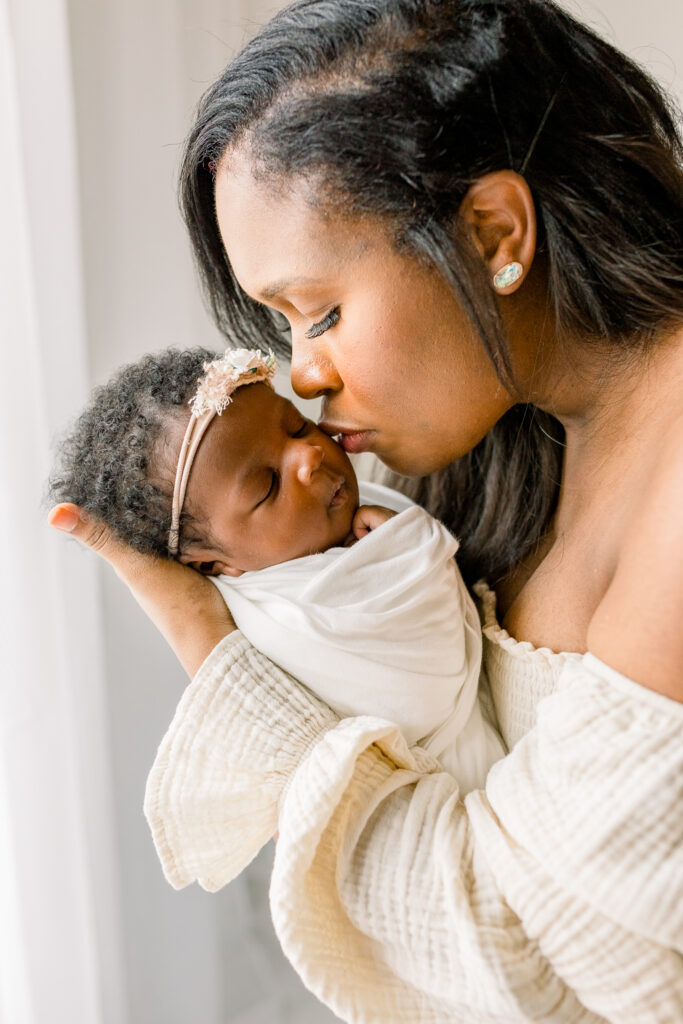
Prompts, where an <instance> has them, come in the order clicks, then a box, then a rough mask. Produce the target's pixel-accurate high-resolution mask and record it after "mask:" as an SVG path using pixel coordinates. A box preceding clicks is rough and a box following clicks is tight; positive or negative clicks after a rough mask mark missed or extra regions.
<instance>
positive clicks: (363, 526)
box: [347, 505, 396, 544]
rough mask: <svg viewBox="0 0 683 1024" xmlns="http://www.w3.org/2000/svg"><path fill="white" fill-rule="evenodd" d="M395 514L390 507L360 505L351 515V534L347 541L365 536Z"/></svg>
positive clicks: (352, 541)
mask: <svg viewBox="0 0 683 1024" xmlns="http://www.w3.org/2000/svg"><path fill="white" fill-rule="evenodd" d="M395 515H396V513H395V512H392V510H391V509H390V508H382V506H381V505H361V506H360V508H359V509H358V510H357V512H356V514H355V516H354V517H353V522H352V523H351V534H350V536H349V541H348V542H347V543H349V542H350V543H351V544H353V543H354V542H355V541H357V540H361V538H363V537H366V536H367V535H368V534H369V533H372V531H373V530H376V529H377V527H378V526H381V525H382V523H386V521H387V520H388V519H393V517H394V516H395Z"/></svg>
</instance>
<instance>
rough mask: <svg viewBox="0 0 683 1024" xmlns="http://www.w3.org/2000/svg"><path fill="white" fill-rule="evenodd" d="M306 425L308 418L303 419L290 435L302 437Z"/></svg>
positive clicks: (306, 427) (306, 428)
mask: <svg viewBox="0 0 683 1024" xmlns="http://www.w3.org/2000/svg"><path fill="white" fill-rule="evenodd" d="M308 425H309V421H308V420H304V421H303V423H302V424H301V426H300V427H299V428H298V430H295V431H294V433H293V434H292V437H303V435H304V434H305V433H306V431H307V430H308Z"/></svg>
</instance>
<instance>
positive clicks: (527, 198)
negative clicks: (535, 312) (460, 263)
mask: <svg viewBox="0 0 683 1024" xmlns="http://www.w3.org/2000/svg"><path fill="white" fill-rule="evenodd" d="M459 214H460V218H461V221H462V222H463V223H464V225H465V227H466V229H467V231H468V233H469V235H470V238H471V239H472V242H473V243H474V246H475V248H476V249H477V252H478V253H479V254H480V256H481V257H482V259H483V260H484V262H485V263H486V265H487V268H488V272H489V275H490V278H491V281H492V283H493V285H494V287H495V289H496V291H497V292H498V293H499V294H501V295H510V294H511V293H512V292H514V291H516V290H517V289H518V288H519V287H520V285H521V284H522V283H523V281H524V279H525V277H526V275H527V274H528V273H529V269H530V268H531V264H532V262H533V258H534V254H535V252H536V208H535V206H534V200H533V198H532V195H531V191H530V189H529V186H528V185H527V183H526V181H525V179H524V178H522V177H521V175H519V174H517V173H516V172H515V171H493V172H492V173H491V174H485V175H484V176H483V177H482V178H479V179H478V180H477V181H475V182H474V184H472V185H471V186H470V187H469V189H468V191H467V194H466V196H465V198H464V199H463V201H462V203H461V204H460V211H459ZM501 272H502V273H501Z"/></svg>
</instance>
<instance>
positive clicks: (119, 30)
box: [69, 0, 683, 1024]
mask: <svg viewBox="0 0 683 1024" xmlns="http://www.w3.org/2000/svg"><path fill="white" fill-rule="evenodd" d="M274 6H276V5H275V4H274V3H272V2H271V3H269V2H267V0H243V2H236V0H223V2H219V0H175V2H174V3H170V2H168V0H69V12H70V21H71V45H72V51H73V61H74V86H75V95H76V113H77V132H78V139H79V159H80V175H81V201H82V216H83V225H84V263H85V277H86V292H87V296H86V299H87V326H88V335H89V353H90V373H91V379H92V381H93V382H96V381H100V380H102V379H104V378H105V377H107V376H108V375H109V374H110V372H111V371H112V370H113V368H114V367H115V366H117V365H119V364H121V363H123V362H126V361H129V360H131V359H134V358H137V357H138V356H139V355H140V354H141V353H143V352H144V351H146V350H150V349H155V348H160V347H162V346H165V345H170V344H174V345H179V346H183V345H188V344H208V345H209V346H214V347H218V346H219V343H220V340H219V338H218V337H217V335H216V333H215V331H214V329H213V327H212V326H211V324H210V323H209V320H208V317H207V316H206V314H205V313H204V311H203V309H202V306H201V303H200V300H199V297H198V293H197V287H196V282H195V280H194V274H193V270H192V266H191V260H190V254H189V247H188V245H187V243H186V240H185V237H184V230H183V227H182V224H181V222H180V218H179V215H178V213H177V208H176V200H175V178H176V169H177V162H178V155H179V146H180V143H181V141H182V139H183V136H184V134H185V131H186V129H187V127H188V125H189V123H190V118H191V113H192V108H193V105H194V103H195V102H196V100H197V98H198V96H199V94H200V92H201V91H202V90H203V88H204V87H205V86H206V85H208V84H209V82H210V81H211V80H212V78H213V77H214V76H215V75H216V74H217V73H218V72H219V71H220V69H221V68H222V66H223V65H224V64H225V63H226V61H227V60H228V59H229V58H230V56H231V54H232V53H234V51H235V49H236V48H237V47H238V46H239V44H240V42H241V41H242V39H243V37H244V34H245V31H250V30H251V29H252V27H253V26H254V25H255V24H257V23H259V22H260V21H261V20H262V19H263V18H264V17H266V16H267V14H268V12H269V11H270V10H271V9H273V8H274ZM565 6H566V7H567V8H569V9H570V10H571V11H572V13H575V14H576V13H578V14H579V15H581V16H583V17H584V18H585V20H587V21H589V22H590V23H591V24H593V25H595V26H596V27H597V28H598V29H599V30H600V31H602V32H603V33H604V34H606V35H608V37H609V38H610V39H612V40H613V41H615V42H616V43H617V44H618V45H620V46H621V47H622V48H623V49H625V50H626V51H628V52H629V53H631V54H633V55H634V56H635V57H637V59H639V60H640V61H641V62H643V63H645V64H647V65H648V66H649V67H650V68H651V70H652V71H653V72H654V73H655V74H656V75H657V76H658V77H659V78H660V80H661V81H662V82H663V83H664V85H665V86H667V87H668V88H670V89H671V88H675V89H677V90H678V91H679V95H680V90H681V80H682V76H683V53H682V51H681V36H682V35H683V33H682V31H681V30H682V29H683V4H681V3H680V0H652V2H650V3H647V4H645V3H643V2H642V0H600V2H593V0H590V2H589V0H581V2H578V0H577V2H571V3H570V2H567V3H565ZM101 582H102V587H103V591H104V601H105V609H106V627H107V672H108V693H109V705H110V714H111V734H112V747H113V750H114V765H113V770H114V776H115V782H116V798H117V815H118V837H119V854H120V858H121V864H122V880H121V886H122V893H123V908H122V910H123V922H124V931H125V944H126V950H125V953H126V966H127V974H128V981H129V1014H130V1017H129V1020H130V1024H219V1022H228V1021H230V1022H233V1024H280V1022H282V1024H284V1022H290V1024H294V1022H296V1024H306V1022H310V1024H321V1022H323V1021H325V1020H331V1019H332V1018H331V1016H330V1015H329V1014H328V1013H327V1012H326V1011H325V1010H323V1009H322V1008H319V1007H318V1005H317V1004H315V1003H313V1002H309V1001H308V1000H307V999H302V997H301V996H300V995H299V994H298V987H297V983H296V982H295V981H294V980H292V977H291V972H290V971H289V968H288V967H287V965H286V964H285V963H284V961H283V960H282V958H281V957H280V956H279V954H278V951H277V949H276V948H275V945H274V939H273V936H272V932H271V930H270V926H269V922H268V915H267V909H266V897H265V887H266V877H267V869H268V863H267V862H268V855H267V854H266V855H264V856H263V857H262V858H261V859H260V860H259V861H258V862H257V863H256V865H255V866H254V867H253V868H252V869H251V870H250V871H249V872H248V873H246V874H245V875H244V876H243V877H242V878H241V879H240V880H238V881H237V882H236V883H234V884H233V885H232V886H230V887H229V888H228V889H227V890H224V891H223V892H221V893H219V894H217V895H211V896H210V895H208V894H206V893H204V892H203V891H201V890H199V889H198V888H196V887H192V888H191V889H189V890H184V891H183V892H181V893H176V892H174V891H173V890H172V889H171V888H170V887H169V886H168V885H167V883H166V882H165V881H164V879H163V877H162V875H161V871H160V868H159V866H158V863H157V860H156V855H155V853H154V849H153V847H152V842H151V839H150V836H149V833H148V830H147V826H146V824H145V822H144V819H143V816H142V798H143V790H144V783H145V778H146V774H147V772H148V770H149V767H150V765H151V763H152V760H153V756H154V752H155V750H156V745H157V744H158V742H159V740H160V739H161V736H162V734H163V732H164V730H165V729H166V727H167V725H168V723H169V722H170V719H171V717H172V713H173V709H174V707H175V704H176V703H177V701H178V698H179V696H180V694H181V692H182V690H183V688H184V686H185V684H186V679H185V677H184V675H183V673H182V671H181V670H180V668H179V667H178V666H177V664H176V663H175V660H174V658H173V657H172V656H171V655H170V654H169V653H168V651H167V650H166V649H165V646H164V644H163V643H162V641H161V640H160V639H159V638H158V637H157V634H156V632H155V631H154V630H153V629H152V628H151V626H149V625H148V624H147V622H146V620H145V619H144V618H143V617H142V616H141V614H140V613H139V611H138V609H137V606H136V605H135V604H134V603H133V602H132V600H131V598H130V597H129V595H128V594H127V592H126V591H125V589H124V588H123V587H122V586H121V585H120V584H119V582H118V581H117V580H116V579H115V578H114V577H113V576H110V575H108V574H103V576H102V581H101ZM84 1024H85V1022H84Z"/></svg>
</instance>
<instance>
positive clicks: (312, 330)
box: [305, 306, 340, 338]
mask: <svg viewBox="0 0 683 1024" xmlns="http://www.w3.org/2000/svg"><path fill="white" fill-rule="evenodd" d="M339 320H340V313H339V307H338V306H337V308H336V309H332V310H330V312H329V313H328V314H327V316H326V317H323V319H322V320H320V321H318V323H317V324H313V325H312V326H311V327H309V328H308V330H307V331H306V332H305V333H306V337H307V338H319V337H320V335H321V334H324V333H325V331H329V329H330V327H334V325H335V324H338V323H339Z"/></svg>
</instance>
